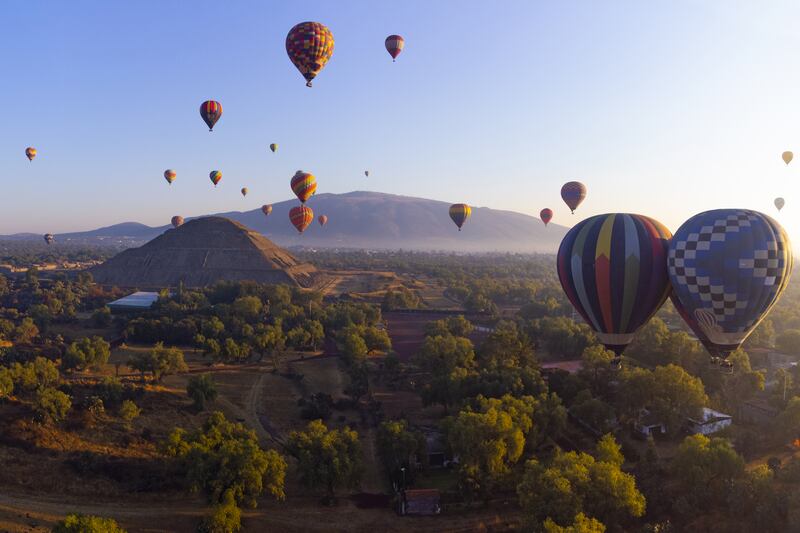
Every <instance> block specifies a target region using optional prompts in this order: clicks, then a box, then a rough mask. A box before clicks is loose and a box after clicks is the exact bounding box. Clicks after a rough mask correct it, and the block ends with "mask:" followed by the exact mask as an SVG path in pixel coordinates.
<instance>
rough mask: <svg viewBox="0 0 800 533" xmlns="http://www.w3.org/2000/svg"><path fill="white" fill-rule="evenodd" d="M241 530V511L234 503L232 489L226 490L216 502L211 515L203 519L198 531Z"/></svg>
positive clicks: (206, 532) (218, 532)
mask: <svg viewBox="0 0 800 533" xmlns="http://www.w3.org/2000/svg"><path fill="white" fill-rule="evenodd" d="M241 530H242V511H241V510H240V509H239V507H238V506H237V505H236V498H235V497H234V495H233V491H230V490H226V491H225V493H224V494H223V495H222V500H221V501H220V502H219V503H216V504H215V505H214V507H213V509H212V511H211V516H209V517H208V518H206V519H205V520H203V522H202V523H201V524H200V527H198V528H197V531H198V533H235V532H237V531H241Z"/></svg>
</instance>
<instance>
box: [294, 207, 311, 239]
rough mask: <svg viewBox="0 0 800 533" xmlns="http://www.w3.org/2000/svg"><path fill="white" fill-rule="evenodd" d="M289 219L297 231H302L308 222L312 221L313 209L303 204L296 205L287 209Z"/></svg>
mask: <svg viewBox="0 0 800 533" xmlns="http://www.w3.org/2000/svg"><path fill="white" fill-rule="evenodd" d="M289 220H290V221H291V222H292V225H293V226H294V227H295V228H297V231H299V232H300V233H303V232H304V231H305V230H306V228H307V227H308V225H309V224H311V223H312V222H313V221H314V211H312V210H311V208H310V207H308V206H305V205H298V206H297V207H293V208H291V209H290V210H289Z"/></svg>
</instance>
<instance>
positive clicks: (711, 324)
mask: <svg viewBox="0 0 800 533" xmlns="http://www.w3.org/2000/svg"><path fill="white" fill-rule="evenodd" d="M792 262H793V256H792V248H791V243H790V242H789V237H788V235H787V234H786V232H785V231H784V229H783V228H782V227H781V226H780V224H778V223H777V222H776V221H775V220H773V219H772V218H770V217H768V216H767V215H764V214H762V213H759V212H757V211H750V210H748V209H716V210H714V211H706V212H704V213H700V214H698V215H695V216H693V217H692V218H690V219H689V220H687V221H686V222H684V223H683V225H682V226H681V227H680V228H678V231H676V232H675V236H674V237H673V238H672V242H671V243H670V247H669V256H668V260H667V265H668V270H669V277H670V281H671V282H672V286H673V289H674V292H673V298H672V299H673V302H674V304H675V307H676V308H677V309H678V312H679V313H680V314H681V316H682V317H683V319H684V320H685V321H686V323H687V324H688V325H689V327H690V328H692V331H694V333H695V335H697V338H698V339H700V341H701V342H702V343H703V344H704V345H705V347H706V349H707V350H708V351H709V353H711V355H713V356H719V357H726V356H727V355H728V354H730V352H732V351H733V350H735V349H736V348H738V347H739V346H740V345H741V344H742V343H743V342H744V340H745V339H746V338H747V336H748V335H749V334H750V332H752V331H753V329H755V327H756V326H757V325H758V323H759V322H760V321H761V320H762V319H763V318H764V316H766V314H767V313H768V312H769V310H770V309H771V308H772V306H773V305H774V304H775V302H776V301H777V300H778V297H779V296H780V295H781V293H782V292H783V291H784V289H785V288H786V285H787V283H788V282H789V276H790V274H791V271H792Z"/></svg>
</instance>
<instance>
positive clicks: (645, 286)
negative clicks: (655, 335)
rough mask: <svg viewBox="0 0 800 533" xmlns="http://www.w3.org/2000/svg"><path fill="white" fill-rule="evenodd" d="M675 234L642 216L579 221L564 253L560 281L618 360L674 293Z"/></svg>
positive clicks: (560, 260)
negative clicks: (670, 269) (670, 262)
mask: <svg viewBox="0 0 800 533" xmlns="http://www.w3.org/2000/svg"><path fill="white" fill-rule="evenodd" d="M670 237H672V235H671V234H670V232H669V230H668V229H667V228H666V227H664V226H663V225H662V224H661V223H660V222H658V221H656V220H653V219H652V218H649V217H646V216H642V215H631V214H627V213H610V214H606V215H597V216H593V217H590V218H587V219H586V220H584V221H582V222H580V223H578V224H577V225H575V226H574V227H573V228H572V229H570V230H569V232H567V234H566V235H565V236H564V239H563V240H562V241H561V246H560V247H559V249H558V278H559V280H560V281H561V287H562V288H563V289H564V293H565V294H566V295H567V298H568V299H569V301H570V302H571V303H572V305H573V307H575V310H577V311H578V313H580V315H581V316H582V317H583V319H584V320H585V321H586V323H587V324H588V325H589V326H590V327H591V328H592V329H593V330H594V331H595V332H596V333H597V337H598V339H600V342H602V343H603V345H605V347H606V348H608V349H609V350H613V351H614V352H615V353H616V354H617V356H619V355H621V354H622V351H623V350H624V349H625V347H626V346H627V345H628V344H629V343H630V342H631V340H633V336H634V334H635V333H636V330H638V329H639V328H640V327H642V326H643V325H644V324H645V323H647V321H648V320H650V317H651V316H653V314H655V312H656V311H658V309H659V307H661V305H662V304H663V303H664V300H666V299H667V296H668V295H669V290H670V285H669V277H668V276H667V250H668V247H669V239H670Z"/></svg>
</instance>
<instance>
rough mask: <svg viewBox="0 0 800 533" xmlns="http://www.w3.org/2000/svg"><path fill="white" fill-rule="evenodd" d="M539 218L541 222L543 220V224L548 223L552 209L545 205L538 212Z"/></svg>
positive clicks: (551, 215)
mask: <svg viewBox="0 0 800 533" xmlns="http://www.w3.org/2000/svg"><path fill="white" fill-rule="evenodd" d="M539 218H541V219H542V222H544V225H545V226H547V224H549V223H550V221H551V220H552V219H553V210H552V209H550V208H547V207H545V208H544V209H542V210H541V211H540V212H539Z"/></svg>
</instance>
